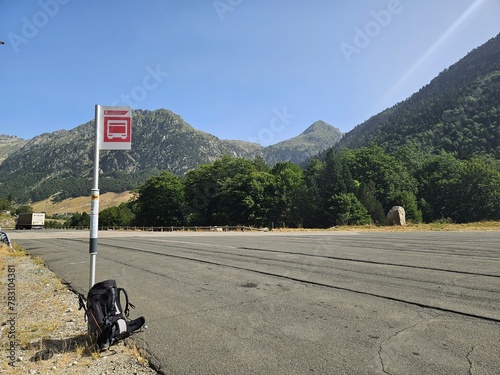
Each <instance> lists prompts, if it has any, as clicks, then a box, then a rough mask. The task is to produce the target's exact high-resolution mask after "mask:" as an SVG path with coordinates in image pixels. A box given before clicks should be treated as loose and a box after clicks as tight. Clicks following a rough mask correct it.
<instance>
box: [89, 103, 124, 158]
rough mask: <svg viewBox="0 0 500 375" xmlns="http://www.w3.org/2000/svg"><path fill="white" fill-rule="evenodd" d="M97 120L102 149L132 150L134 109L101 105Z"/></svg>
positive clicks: (100, 147)
mask: <svg viewBox="0 0 500 375" xmlns="http://www.w3.org/2000/svg"><path fill="white" fill-rule="evenodd" d="M99 107H100V108H99V115H98V118H97V121H98V122H99V123H98V124H97V125H98V128H99V133H100V137H99V138H100V142H99V149H100V150H130V149H131V144H132V109H131V108H130V107H103V106H99Z"/></svg>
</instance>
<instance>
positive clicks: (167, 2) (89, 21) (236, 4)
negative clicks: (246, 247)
mask: <svg viewBox="0 0 500 375" xmlns="http://www.w3.org/2000/svg"><path fill="white" fill-rule="evenodd" d="M499 19H500V0H364V1H361V0H215V1H214V0H184V1H181V0H177V1H173V0H161V1H160V0H142V1H130V0H120V1H119V0H107V1H103V0H86V1H77V0H39V1H35V0H33V1H27V0H25V1H12V0H0V40H2V41H4V42H5V44H4V45H0V80H1V84H0V112H1V116H0V134H7V135H16V136H18V137H21V138H24V139H30V138H33V137H35V136H37V135H40V134H42V133H46V132H53V131H56V130H60V129H72V128H74V127H76V126H78V125H80V124H82V123H85V122H87V121H89V120H92V119H93V118H94V106H95V104H101V105H130V106H131V107H132V109H150V110H154V109H158V108H166V109H169V110H171V111H173V112H175V113H177V114H178V115H180V116H181V117H183V118H184V120H185V121H186V122H188V123H189V124H190V125H192V126H193V127H195V128H197V129H199V130H202V131H205V132H208V133H211V134H214V135H216V136H217V137H219V138H222V139H240V140H244V141H253V142H258V143H260V144H263V145H268V144H274V143H277V142H279V141H281V140H284V139H287V138H291V137H294V136H296V135H298V134H300V133H301V132H302V131H303V130H305V129H306V128H307V127H308V126H309V125H311V124H312V123H313V122H314V121H316V120H323V121H326V122H328V123H329V124H331V125H334V126H336V127H338V128H339V129H340V130H341V131H342V132H347V131H349V130H351V129H352V128H353V127H354V126H356V125H357V124H359V123H361V122H363V121H364V120H366V119H368V118H369V117H371V116H373V115H375V114H377V113H378V112H380V111H382V110H384V109H385V108H388V107H390V106H392V105H394V104H395V103H397V102H400V101H402V100H404V99H406V98H407V97H409V96H410V95H411V94H412V93H414V92H416V91H418V90H419V89H420V88H421V87H422V86H424V85H425V84H427V83H429V82H430V80H431V79H432V78H434V77H435V76H436V75H437V74H439V72H441V71H442V70H444V69H445V68H447V67H448V66H450V65H451V64H453V63H455V62H456V61H458V60H459V59H460V58H462V57H463V56H465V55H466V54H467V53H468V52H470V51H471V50H472V49H474V48H476V47H478V46H480V45H481V44H483V43H485V42H486V41H488V40H489V39H490V38H492V37H494V36H496V35H497V34H498V33H499V32H500V23H499ZM132 147H133V145H132Z"/></svg>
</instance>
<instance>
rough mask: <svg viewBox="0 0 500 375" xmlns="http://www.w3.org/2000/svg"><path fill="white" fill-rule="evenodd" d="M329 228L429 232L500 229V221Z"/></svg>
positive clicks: (338, 228) (336, 228)
mask: <svg viewBox="0 0 500 375" xmlns="http://www.w3.org/2000/svg"><path fill="white" fill-rule="evenodd" d="M329 230H345V231H368V232H369V231H372V232H428V231H458V232H463V231H484V230H487V231H500V222H498V221H485V222H478V223H467V224H453V223H447V222H435V223H429V224H412V223H410V224H408V225H406V226H386V225H381V226H377V225H360V226H340V227H335V228H330V229H329Z"/></svg>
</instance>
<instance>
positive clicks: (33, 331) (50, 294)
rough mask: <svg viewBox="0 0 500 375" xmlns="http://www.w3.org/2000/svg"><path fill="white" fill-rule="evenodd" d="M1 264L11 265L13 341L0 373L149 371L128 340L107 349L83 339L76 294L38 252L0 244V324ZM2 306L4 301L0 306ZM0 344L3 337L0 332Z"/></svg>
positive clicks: (4, 290) (4, 269) (4, 267)
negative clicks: (13, 353)
mask: <svg viewBox="0 0 500 375" xmlns="http://www.w3.org/2000/svg"><path fill="white" fill-rule="evenodd" d="M7 266H12V267H14V268H15V293H16V300H15V305H16V307H15V312H16V313H17V315H16V325H15V342H16V348H17V349H16V361H15V366H14V367H12V366H11V365H10V364H9V361H8V360H6V359H5V358H3V360H2V361H0V373H2V374H3V373H5V374H30V373H32V374H35V373H36V374H49V373H50V374H53V375H62V374H68V373H77V374H103V373H109V372H108V371H109V370H110V369H114V368H117V366H121V367H119V368H120V370H117V371H118V372H116V373H123V374H139V373H141V374H146V373H148V374H150V373H154V371H153V370H151V369H149V368H147V366H146V365H147V360H146V359H145V358H144V356H143V355H141V353H140V350H139V349H137V348H136V347H135V345H134V343H133V341H132V340H131V341H130V343H128V347H126V346H125V345H124V344H125V342H123V343H120V344H117V345H115V346H113V347H112V348H113V349H112V350H109V351H107V352H100V351H98V350H97V348H96V347H95V345H93V343H91V342H90V341H89V340H88V336H87V334H86V332H87V324H86V323H85V321H84V318H83V311H79V310H78V299H77V297H76V295H75V294H74V293H73V292H71V291H70V290H68V288H67V287H66V286H65V285H63V284H62V283H61V281H60V280H59V279H58V278H57V276H56V275H55V274H54V273H52V272H50V270H48V269H47V268H46V267H45V266H44V263H43V260H42V259H41V258H38V257H35V258H33V257H30V256H27V255H26V253H25V252H24V251H22V249H20V248H19V247H18V250H17V251H16V252H14V251H13V250H12V249H11V248H9V247H8V246H6V245H0V298H1V300H2V312H1V314H0V320H1V323H2V327H4V325H5V327H7V326H8V325H6V323H7V319H8V316H7V314H4V313H5V312H6V310H5V309H6V308H7V307H6V306H7V304H6V303H4V302H6V300H7V286H6V283H7V275H6V272H7V268H8V267H7ZM4 306H5V307H4ZM0 337H1V338H2V340H1V347H2V349H5V350H7V349H8V345H9V340H8V339H7V337H6V335H1V336H0Z"/></svg>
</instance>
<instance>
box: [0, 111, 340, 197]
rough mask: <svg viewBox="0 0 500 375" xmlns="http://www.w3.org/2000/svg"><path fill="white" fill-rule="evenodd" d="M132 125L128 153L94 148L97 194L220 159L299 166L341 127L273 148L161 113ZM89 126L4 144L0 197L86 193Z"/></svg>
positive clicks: (146, 114) (136, 117) (138, 114)
mask: <svg viewBox="0 0 500 375" xmlns="http://www.w3.org/2000/svg"><path fill="white" fill-rule="evenodd" d="M132 121H133V134H132V145H133V146H132V149H131V150H114V151H103V150H101V151H100V162H99V168H100V174H101V176H102V177H101V178H100V185H101V186H100V188H101V189H102V190H103V191H104V192H105V191H125V190H130V189H133V188H135V187H136V186H137V185H138V184H140V183H141V182H143V181H144V180H145V179H146V178H147V177H148V176H150V175H151V174H153V173H157V172H158V171H162V170H168V171H170V172H172V173H174V174H177V175H182V174H184V173H186V172H187V171H189V170H191V169H194V168H195V167H197V166H198V165H200V164H205V163H209V162H212V161H215V160H217V159H219V158H221V157H222V156H224V155H230V156H233V157H241V158H247V159H253V158H256V157H262V158H263V159H264V160H265V161H266V162H267V163H269V164H273V163H275V162H277V161H291V162H294V163H297V164H300V163H302V162H304V161H305V160H306V159H308V158H309V157H310V156H312V155H315V154H317V153H319V152H321V151H322V150H324V149H326V148H329V147H332V146H333V145H334V144H335V143H336V142H338V140H339V139H340V137H341V132H340V130H338V129H336V128H334V127H333V126H331V125H328V124H326V123H325V125H324V127H323V129H317V131H311V132H310V133H308V134H307V137H306V136H304V135H299V136H297V137H294V138H292V139H290V140H287V141H283V142H279V143H277V144H276V145H275V146H276V147H274V148H273V147H272V146H267V147H266V146H261V145H259V144H256V143H251V142H245V141H238V140H223V139H220V138H218V137H216V136H215V135H212V134H210V133H206V132H203V131H201V130H198V129H196V128H194V127H193V126H191V125H190V124H188V123H186V122H185V121H184V120H183V119H182V117H181V116H179V115H177V114H175V113H173V112H171V111H169V110H166V109H157V110H155V111H151V110H142V109H137V110H134V112H133V120H132ZM94 128H95V124H94V120H91V121H89V122H87V123H85V124H81V125H79V126H76V127H75V128H73V129H71V130H58V131H55V132H52V133H44V134H41V135H38V136H36V137H34V138H32V139H30V140H27V141H26V142H25V143H19V144H18V147H17V148H12V147H11V148H10V149H9V153H8V155H7V156H6V157H5V159H4V160H3V161H2V162H1V163H0V174H2V176H3V177H4V178H3V183H2V184H0V196H1V195H8V194H11V195H12V196H14V197H15V198H16V199H20V200H32V201H35V200H42V199H45V198H47V197H49V196H53V195H54V194H57V196H58V197H59V198H58V199H64V198H67V197H72V196H79V195H86V194H88V189H90V178H91V176H92V171H93V161H92V158H93V149H94V132H95V130H94ZM320 130H321V131H320ZM320 133H321V134H320ZM306 140H307V142H306ZM0 146H1V143H0ZM0 151H1V150H0ZM83 186H85V188H84V189H83Z"/></svg>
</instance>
